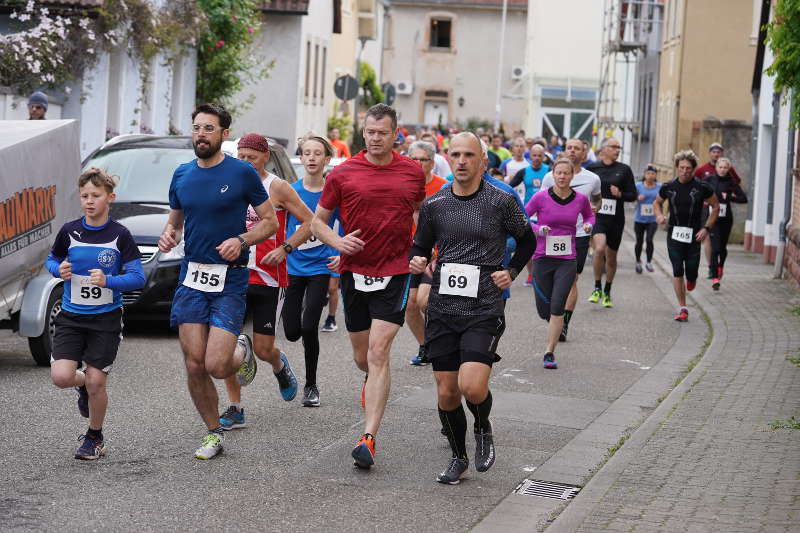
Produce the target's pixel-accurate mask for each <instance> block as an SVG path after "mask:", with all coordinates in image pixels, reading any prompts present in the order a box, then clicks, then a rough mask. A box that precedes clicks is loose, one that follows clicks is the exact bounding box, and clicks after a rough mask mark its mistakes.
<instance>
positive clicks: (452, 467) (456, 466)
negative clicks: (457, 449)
mask: <svg viewBox="0 0 800 533" xmlns="http://www.w3.org/2000/svg"><path fill="white" fill-rule="evenodd" d="M468 467H469V460H468V459H459V458H458V457H452V458H451V459H450V462H449V463H447V468H445V469H444V471H443V472H442V473H441V474H439V475H438V476H436V481H438V482H439V483H443V484H445V485H458V484H459V483H461V475H462V474H463V473H464V472H466V471H467V468H468Z"/></svg>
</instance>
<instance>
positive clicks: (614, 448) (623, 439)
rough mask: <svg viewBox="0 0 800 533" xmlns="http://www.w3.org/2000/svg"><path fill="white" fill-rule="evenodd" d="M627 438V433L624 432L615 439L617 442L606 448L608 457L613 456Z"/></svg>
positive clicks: (628, 436)
mask: <svg viewBox="0 0 800 533" xmlns="http://www.w3.org/2000/svg"><path fill="white" fill-rule="evenodd" d="M629 438H630V434H629V433H625V434H624V435H622V436H621V437H620V438H619V440H618V441H617V443H616V444H614V445H613V446H612V447H611V448H609V449H608V458H609V459H610V458H611V457H613V456H614V454H615V453H617V452H618V451H619V449H620V448H622V445H623V444H625V441H626V440H628V439H629Z"/></svg>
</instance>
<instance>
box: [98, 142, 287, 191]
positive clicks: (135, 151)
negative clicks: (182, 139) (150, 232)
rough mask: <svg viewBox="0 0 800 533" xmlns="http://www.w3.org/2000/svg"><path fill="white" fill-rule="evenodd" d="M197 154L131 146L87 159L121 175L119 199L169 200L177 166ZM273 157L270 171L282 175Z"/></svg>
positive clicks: (269, 164)
mask: <svg viewBox="0 0 800 533" xmlns="http://www.w3.org/2000/svg"><path fill="white" fill-rule="evenodd" d="M194 158H195V155H194V151H193V150H192V149H190V148H153V147H147V148H130V149H127V150H113V151H110V152H101V153H99V154H97V155H96V156H95V157H93V158H92V159H90V160H89V162H88V163H86V168H89V167H98V168H100V169H102V170H105V171H106V172H108V173H109V174H116V175H117V176H119V183H118V184H117V187H116V188H115V189H114V192H115V193H117V199H116V201H117V202H135V203H153V204H167V203H169V184H170V182H171V181H172V174H173V172H175V169H176V168H178V166H179V165H182V164H183V163H187V162H189V161H191V160H192V159H194ZM275 159H276V158H270V160H269V162H268V163H267V172H272V173H273V174H277V175H279V176H280V175H281V174H282V173H281V172H279V171H278V168H277V166H276V164H275V162H274V161H275Z"/></svg>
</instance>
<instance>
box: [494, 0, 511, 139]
mask: <svg viewBox="0 0 800 533" xmlns="http://www.w3.org/2000/svg"><path fill="white" fill-rule="evenodd" d="M507 12H508V0H503V18H502V21H501V22H500V59H499V61H498V62H497V97H496V99H495V101H494V131H495V133H497V131H498V130H499V129H500V110H501V109H502V106H501V103H500V88H501V85H502V79H503V56H504V55H505V46H506V13H507Z"/></svg>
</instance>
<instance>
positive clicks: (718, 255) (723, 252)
mask: <svg viewBox="0 0 800 533" xmlns="http://www.w3.org/2000/svg"><path fill="white" fill-rule="evenodd" d="M728 214H729V215H730V210H729V211H728ZM731 228H733V219H732V218H731V217H723V218H718V219H717V223H716V224H714V227H713V228H711V264H710V265H709V268H710V269H711V272H712V273H713V274H714V276H716V275H717V267H720V268H721V267H724V266H725V259H727V257H728V239H729V238H730V236H731Z"/></svg>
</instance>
